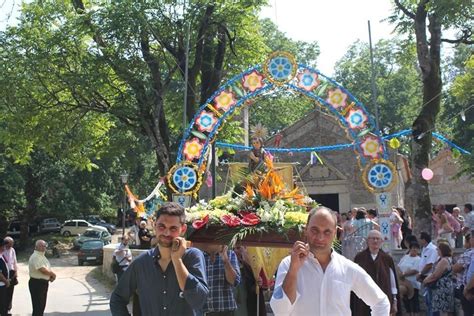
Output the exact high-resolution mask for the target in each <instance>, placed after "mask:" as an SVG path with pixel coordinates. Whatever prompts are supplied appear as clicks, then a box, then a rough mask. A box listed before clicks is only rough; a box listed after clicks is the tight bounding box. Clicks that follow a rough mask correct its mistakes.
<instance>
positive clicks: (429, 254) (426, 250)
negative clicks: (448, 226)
mask: <svg viewBox="0 0 474 316" xmlns="http://www.w3.org/2000/svg"><path fill="white" fill-rule="evenodd" d="M437 260H438V248H437V247H436V246H435V245H434V244H433V243H432V242H430V243H429V244H428V245H426V247H423V249H422V250H421V259H420V266H419V267H418V271H420V272H421V271H422V270H423V268H424V267H425V266H426V265H427V264H430V263H431V264H433V265H434V264H435V262H436V261H437ZM431 270H433V268H431ZM429 272H431V271H428V272H427V273H429Z"/></svg>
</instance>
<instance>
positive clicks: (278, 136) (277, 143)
mask: <svg viewBox="0 0 474 316" xmlns="http://www.w3.org/2000/svg"><path fill="white" fill-rule="evenodd" d="M282 139H283V134H280V133H278V134H276V135H275V147H280V143H281V140H282Z"/></svg>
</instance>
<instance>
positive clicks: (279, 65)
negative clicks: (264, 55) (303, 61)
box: [268, 56, 293, 81]
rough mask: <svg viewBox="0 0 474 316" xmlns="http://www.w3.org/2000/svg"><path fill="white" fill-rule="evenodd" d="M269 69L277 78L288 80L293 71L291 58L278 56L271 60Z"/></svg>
mask: <svg viewBox="0 0 474 316" xmlns="http://www.w3.org/2000/svg"><path fill="white" fill-rule="evenodd" d="M268 71H269V72H270V74H271V75H272V77H273V78H274V79H275V80H279V81H283V80H286V79H287V78H288V77H289V76H290V75H291V73H292V71H293V65H292V64H291V62H290V60H289V59H288V58H286V57H284V56H278V57H275V58H273V59H272V60H271V61H270V64H269V66H268Z"/></svg>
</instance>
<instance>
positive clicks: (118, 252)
mask: <svg viewBox="0 0 474 316" xmlns="http://www.w3.org/2000/svg"><path fill="white" fill-rule="evenodd" d="M114 256H115V260H117V262H118V263H119V265H120V266H121V267H128V266H129V265H130V261H131V260H132V252H131V251H130V249H129V248H128V245H124V244H122V243H120V244H118V245H117V247H116V248H115V251H114ZM126 258H129V259H130V261H129V260H127V259H126Z"/></svg>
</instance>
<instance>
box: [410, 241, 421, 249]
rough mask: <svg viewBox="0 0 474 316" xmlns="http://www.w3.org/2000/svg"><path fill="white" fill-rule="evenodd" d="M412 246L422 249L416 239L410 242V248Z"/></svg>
mask: <svg viewBox="0 0 474 316" xmlns="http://www.w3.org/2000/svg"><path fill="white" fill-rule="evenodd" d="M411 248H416V249H420V244H419V243H418V242H416V241H412V242H411V243H410V247H409V249H411Z"/></svg>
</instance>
